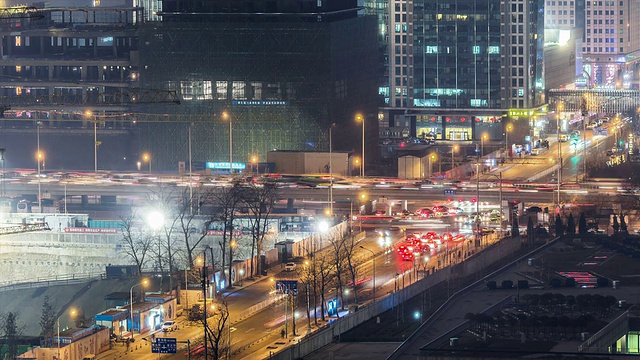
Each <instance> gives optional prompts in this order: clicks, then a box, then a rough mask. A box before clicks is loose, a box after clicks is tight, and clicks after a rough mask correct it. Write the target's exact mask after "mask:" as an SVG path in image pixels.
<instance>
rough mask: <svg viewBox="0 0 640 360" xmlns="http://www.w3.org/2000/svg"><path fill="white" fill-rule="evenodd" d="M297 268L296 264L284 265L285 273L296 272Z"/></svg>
mask: <svg viewBox="0 0 640 360" xmlns="http://www.w3.org/2000/svg"><path fill="white" fill-rule="evenodd" d="M296 267H297V266H296V263H292V262H290V263H286V264H285V265H284V271H295V270H296Z"/></svg>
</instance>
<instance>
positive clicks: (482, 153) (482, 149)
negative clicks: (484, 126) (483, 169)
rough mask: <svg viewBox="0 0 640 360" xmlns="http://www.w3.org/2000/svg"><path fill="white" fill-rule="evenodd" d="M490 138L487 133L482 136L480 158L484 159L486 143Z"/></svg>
mask: <svg viewBox="0 0 640 360" xmlns="http://www.w3.org/2000/svg"><path fill="white" fill-rule="evenodd" d="M488 137H489V136H488V135H487V134H486V133H485V134H482V138H481V139H480V144H481V145H480V150H481V151H480V154H481V155H480V157H484V142H485V141H486V140H487V138H488Z"/></svg>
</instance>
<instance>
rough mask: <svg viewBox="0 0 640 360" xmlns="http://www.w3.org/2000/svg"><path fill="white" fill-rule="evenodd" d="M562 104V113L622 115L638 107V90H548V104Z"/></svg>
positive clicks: (639, 102)
mask: <svg viewBox="0 0 640 360" xmlns="http://www.w3.org/2000/svg"><path fill="white" fill-rule="evenodd" d="M559 102H562V103H563V104H564V111H581V110H582V111H588V112H604V113H624V112H628V111H630V110H635V109H638V108H639V107H640V90H614V89H580V90H565V89H551V90H549V103H550V104H557V103H559Z"/></svg>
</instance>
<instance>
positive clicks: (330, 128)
mask: <svg viewBox="0 0 640 360" xmlns="http://www.w3.org/2000/svg"><path fill="white" fill-rule="evenodd" d="M334 126H336V124H335V123H333V124H331V126H329V211H330V212H331V214H330V215H331V216H333V141H332V137H333V136H332V134H333V127H334Z"/></svg>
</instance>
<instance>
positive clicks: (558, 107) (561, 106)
mask: <svg viewBox="0 0 640 360" xmlns="http://www.w3.org/2000/svg"><path fill="white" fill-rule="evenodd" d="M562 110H564V103H562V102H558V104H557V105H556V126H557V129H556V130H557V136H558V138H557V142H558V176H557V177H556V180H557V185H558V203H557V207H558V208H560V184H562V142H561V141H560V130H561V126H560V113H561V112H562ZM583 121H584V120H583Z"/></svg>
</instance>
